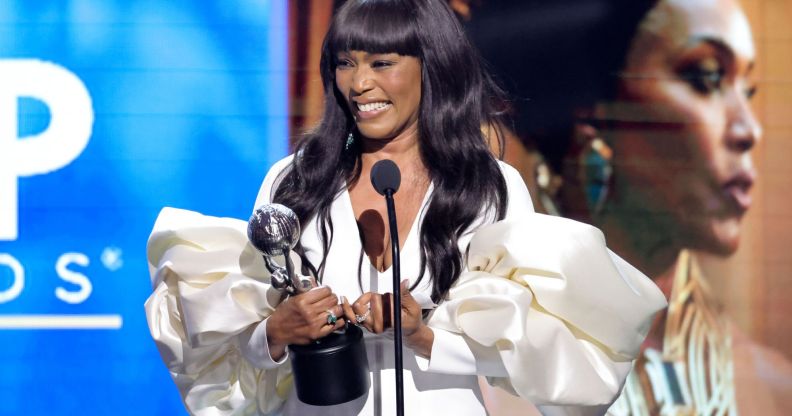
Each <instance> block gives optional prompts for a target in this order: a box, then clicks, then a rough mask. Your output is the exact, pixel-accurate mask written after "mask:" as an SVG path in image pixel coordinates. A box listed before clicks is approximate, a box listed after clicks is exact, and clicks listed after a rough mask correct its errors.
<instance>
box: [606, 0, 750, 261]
mask: <svg viewBox="0 0 792 416" xmlns="http://www.w3.org/2000/svg"><path fill="white" fill-rule="evenodd" d="M626 58H627V59H626V65H625V68H624V70H623V72H622V73H621V74H619V79H620V81H619V83H620V86H619V91H618V97H617V100H616V102H615V103H613V104H612V105H608V106H604V110H603V112H604V114H602V115H603V116H604V117H605V118H606V119H609V120H612V121H613V122H612V123H611V124H610V125H611V128H612V130H610V131H609V133H608V136H609V137H611V138H612V142H611V144H612V146H613V154H614V172H613V182H614V184H613V186H614V194H613V198H614V199H613V201H614V204H613V205H612V207H611V208H612V209H613V210H614V211H615V214H616V215H628V216H635V217H638V218H641V219H642V220H644V221H651V222H652V223H653V224H654V227H653V228H654V230H655V231H659V232H661V233H665V238H671V239H673V240H675V241H676V244H679V245H680V246H683V247H688V248H693V249H700V250H704V251H708V252H712V253H716V254H730V253H732V252H733V251H734V250H736V248H737V245H738V243H739V236H740V220H741V218H742V216H743V214H745V212H746V210H748V208H749V207H750V205H751V197H750V189H751V186H752V184H753V182H754V180H755V177H756V172H755V170H754V167H753V163H752V161H751V156H750V150H751V149H752V148H753V146H754V145H755V144H756V142H757V140H759V137H760V134H761V132H760V126H759V124H758V122H757V120H756V118H755V117H754V115H753V113H752V111H751V109H750V106H749V100H750V97H751V95H752V94H753V92H754V90H755V89H754V87H753V84H752V83H751V81H750V75H751V70H752V66H753V61H754V47H753V40H752V38H751V33H750V28H749V26H748V22H747V20H746V17H745V15H744V14H743V12H742V10H741V9H740V7H739V5H738V4H737V3H736V2H735V1H734V0H661V1H660V2H659V3H658V5H657V6H656V7H655V8H654V9H653V10H652V11H651V12H650V13H649V14H648V15H647V17H646V18H645V19H644V21H643V22H642V24H641V27H640V29H639V32H638V34H637V35H636V38H635V39H634V40H633V44H632V46H631V50H630V52H629V53H628V55H627V57H626ZM668 233H670V234H668Z"/></svg>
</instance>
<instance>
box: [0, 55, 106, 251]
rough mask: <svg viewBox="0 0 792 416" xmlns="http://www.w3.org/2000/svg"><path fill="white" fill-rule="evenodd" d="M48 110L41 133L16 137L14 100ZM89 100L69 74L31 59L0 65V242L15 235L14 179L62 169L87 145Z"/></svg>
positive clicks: (90, 119)
mask: <svg viewBox="0 0 792 416" xmlns="http://www.w3.org/2000/svg"><path fill="white" fill-rule="evenodd" d="M20 97H29V98H35V99H37V100H40V101H42V102H43V103H45V104H46V105H47V107H49V113H50V122H49V126H48V127H47V129H46V130H44V131H43V132H41V133H39V134H37V135H35V136H30V137H26V138H25V139H23V140H20V138H19V125H18V107H17V105H18V99H19V98H20ZM93 119H94V114H93V108H92V106H91V96H90V94H89V93H88V89H87V88H86V87H85V84H83V82H82V81H80V79H79V78H77V76H76V75H74V74H73V73H72V72H70V71H69V70H67V69H65V68H63V67H61V66H58V65H56V64H53V63H50V62H44V61H39V60H35V59H9V60H0V240H16V239H17V236H18V233H19V221H18V217H19V202H18V201H19V199H18V198H19V196H18V189H17V188H18V179H19V177H21V176H32V175H40V174H44V173H48V172H52V171H54V170H56V169H60V168H62V167H64V166H66V165H68V164H69V163H71V161H73V160H74V159H76V158H77V156H79V155H80V153H82V151H83V150H84V149H85V147H86V146H87V145H88V140H89V139H90V138H91V129H92V128H93Z"/></svg>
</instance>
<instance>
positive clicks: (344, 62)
mask: <svg viewBox="0 0 792 416" xmlns="http://www.w3.org/2000/svg"><path fill="white" fill-rule="evenodd" d="M335 65H336V68H341V69H343V68H350V67H352V66H353V63H352V60H351V59H349V58H342V57H338V58H336V62H335Z"/></svg>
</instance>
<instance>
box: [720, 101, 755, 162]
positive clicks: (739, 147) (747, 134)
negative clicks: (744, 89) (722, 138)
mask: <svg viewBox="0 0 792 416" xmlns="http://www.w3.org/2000/svg"><path fill="white" fill-rule="evenodd" d="M740 91H741V90H740ZM732 98H733V99H732V100H731V101H732V102H731V106H730V107H731V111H730V112H731V114H730V118H729V126H728V131H727V135H728V136H727V145H728V146H729V148H731V149H733V150H735V151H737V152H741V153H742V152H747V151H749V150H751V148H753V147H754V146H755V145H756V143H757V142H758V141H759V140H760V139H761V137H762V126H761V124H759V120H757V119H756V116H755V115H754V112H753V110H752V109H751V105H750V102H749V101H748V98H747V97H746V96H745V95H743V94H742V93H741V92H738V91H737V90H735V91H734V93H733V94H732Z"/></svg>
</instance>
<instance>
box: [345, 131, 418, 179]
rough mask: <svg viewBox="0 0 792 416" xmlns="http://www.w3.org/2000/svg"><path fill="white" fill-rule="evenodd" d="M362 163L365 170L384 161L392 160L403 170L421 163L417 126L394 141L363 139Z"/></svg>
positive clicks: (393, 139)
mask: <svg viewBox="0 0 792 416" xmlns="http://www.w3.org/2000/svg"><path fill="white" fill-rule="evenodd" d="M361 140H362V149H363V151H362V153H361V157H360V159H361V162H362V163H363V168H364V170H367V169H366V168H370V167H371V166H372V165H374V163H377V162H378V161H380V160H383V159H390V160H392V161H394V162H395V163H396V165H398V166H399V167H400V168H401V169H404V168H406V167H410V166H412V165H414V164H415V162H416V161H418V162H419V163H421V152H420V148H419V146H418V126H417V124H415V125H413V126H411V127H410V128H408V129H406V130H405V131H403V132H402V133H400V134H399V135H398V136H396V137H394V138H392V139H369V138H366V137H363V138H362V139H361Z"/></svg>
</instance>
